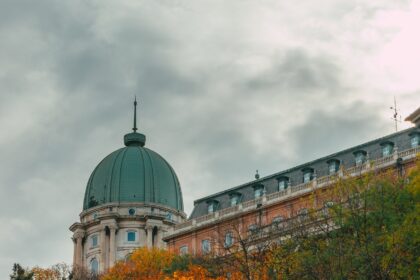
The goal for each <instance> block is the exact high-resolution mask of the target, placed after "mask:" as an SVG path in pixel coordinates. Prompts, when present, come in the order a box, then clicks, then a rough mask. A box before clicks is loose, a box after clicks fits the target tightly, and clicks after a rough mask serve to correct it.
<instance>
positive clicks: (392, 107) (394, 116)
mask: <svg viewBox="0 0 420 280" xmlns="http://www.w3.org/2000/svg"><path fill="white" fill-rule="evenodd" d="M389 109H391V110H393V111H394V115H393V117H392V119H393V120H394V123H395V132H397V131H398V123H399V122H401V115H400V113H399V111H400V110H398V108H397V100H396V99H395V95H394V106H391V107H389ZM398 118H399V119H398Z"/></svg>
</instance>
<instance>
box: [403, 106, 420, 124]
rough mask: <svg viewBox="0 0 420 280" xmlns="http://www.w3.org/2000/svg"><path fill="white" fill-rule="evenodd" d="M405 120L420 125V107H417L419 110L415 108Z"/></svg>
mask: <svg viewBox="0 0 420 280" xmlns="http://www.w3.org/2000/svg"><path fill="white" fill-rule="evenodd" d="M405 120H406V121H409V122H412V123H414V124H417V125H419V124H420V107H419V108H417V110H415V111H414V112H413V113H411V114H410V115H409V116H408V117H407V118H405Z"/></svg>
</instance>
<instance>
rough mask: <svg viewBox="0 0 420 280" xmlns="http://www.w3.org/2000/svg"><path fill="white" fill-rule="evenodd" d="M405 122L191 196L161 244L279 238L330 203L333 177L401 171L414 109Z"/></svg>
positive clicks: (224, 244)
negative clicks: (189, 206) (185, 213)
mask: <svg viewBox="0 0 420 280" xmlns="http://www.w3.org/2000/svg"><path fill="white" fill-rule="evenodd" d="M406 120H407V121H411V122H413V123H414V124H415V126H414V127H412V128H409V129H406V130H403V131H400V132H396V133H393V134H391V135H387V136H385V137H382V138H379V139H376V140H373V141H370V142H367V143H364V144H361V145H358V146H355V147H352V148H350V149H346V150H343V151H340V152H337V153H334V154H331V155H328V156H325V157H322V158H319V159H317V160H314V161H311V162H307V163H304V164H301V165H299V166H295V167H293V168H290V169H287V170H283V171H280V172H278V173H275V174H271V175H269V176H266V177H264V178H260V177H259V175H258V173H257V174H256V176H255V180H253V181H251V182H247V183H244V184H242V185H239V186H236V187H233V188H230V189H227V190H224V191H222V192H218V193H215V194H213V195H210V196H206V197H203V198H200V199H197V200H196V201H195V202H194V209H193V211H192V213H191V216H190V217H189V219H188V220H187V221H185V222H183V223H180V224H177V225H175V227H174V231H172V232H171V233H170V234H168V235H166V236H165V237H164V241H165V242H167V248H168V249H169V250H171V251H174V252H176V253H179V254H192V255H202V254H207V253H212V254H215V255H223V254H226V252H228V250H227V248H229V246H231V245H232V244H233V243H234V242H235V239H236V238H238V239H239V238H241V240H244V239H243V238H244V236H245V237H249V236H251V237H252V235H256V234H255V232H256V231H260V233H261V236H264V238H277V239H279V238H281V236H280V234H284V235H283V236H287V233H288V232H290V231H292V230H294V229H295V228H296V227H294V226H293V225H296V223H295V221H296V220H298V221H299V220H301V219H302V218H303V219H305V216H307V215H308V210H309V209H317V210H319V211H320V212H321V213H322V212H323V211H325V210H327V208H328V207H330V206H331V204H333V203H334V202H333V201H332V200H331V197H330V196H329V195H328V192H327V190H328V188H329V187H330V186H332V185H333V184H334V183H335V182H337V180H338V179H339V178H348V177H357V176H361V175H362V174H364V173H367V172H372V171H375V172H378V171H381V170H387V169H393V170H395V171H396V172H397V174H400V175H404V174H406V173H407V170H408V169H409V168H411V167H412V166H414V164H415V159H416V156H417V155H418V154H419V153H420V146H419V143H420V108H419V109H417V110H416V111H415V112H413V113H412V114H411V115H410V116H409V117H408V118H407V119H406ZM327 211H328V210H327ZM239 235H240V236H239ZM251 239H252V238H251ZM247 240H249V239H247Z"/></svg>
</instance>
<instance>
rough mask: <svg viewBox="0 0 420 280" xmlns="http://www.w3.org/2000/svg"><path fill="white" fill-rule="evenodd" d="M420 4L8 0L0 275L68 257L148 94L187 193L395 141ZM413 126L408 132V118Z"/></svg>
mask: <svg viewBox="0 0 420 280" xmlns="http://www.w3.org/2000/svg"><path fill="white" fill-rule="evenodd" d="M419 19H420V1H419V0H417V1H396V0H380V1H366V0H355V1H337V0H317V1H305V2H299V3H298V2H292V1H278V0H277V1H274V0H262V1H257V0H246V1H244V0H240V1H239V0H229V1H226V0H225V1H215V0H212V1H210V0H209V1H193V0H189V1H182V0H178V1H176V0H175V1H174V0H172V1H169V0H160V1H138V0H133V1H103V0H101V1H99V0H97V1H87V0H83V1H76V0H73V1H53V0H43V1H41V0H38V1H17V0H10V1H7V0H0V66H1V67H0V155H1V160H0V222H1V224H2V229H1V231H0V275H1V276H0V278H2V279H6V278H7V275H8V274H9V273H10V272H11V268H12V264H13V263H14V262H20V263H21V264H23V265H25V266H33V265H36V264H37V265H41V266H48V265H52V264H54V263H57V262H61V261H64V262H67V263H71V260H72V254H73V253H72V250H73V247H72V246H73V245H72V242H71V240H70V237H71V233H70V232H69V230H68V227H69V226H70V225H71V224H72V223H73V222H75V221H77V219H78V214H79V213H80V211H81V208H82V200H83V195H84V189H85V185H86V182H87V179H88V177H89V175H90V173H91V171H92V170H93V169H94V167H95V166H96V164H97V163H99V161H100V160H101V159H102V158H103V157H105V156H106V155H107V154H109V153H110V152H112V151H114V150H116V149H118V148H119V147H121V146H122V144H123V140H122V139H123V135H124V134H125V133H126V132H128V131H129V130H130V128H131V126H132V124H131V120H132V107H131V106H132V105H131V104H132V100H133V97H134V95H137V97H138V98H139V99H140V113H139V115H140V120H139V123H140V131H142V132H144V133H145V134H146V135H147V137H148V139H147V143H146V145H147V146H148V147H149V148H151V149H153V150H155V151H157V152H159V153H160V154H161V155H163V156H164V157H165V158H166V159H167V160H168V161H169V162H170V163H171V165H172V166H173V167H174V169H175V170H176V172H177V174H178V176H179V179H180V182H181V185H182V189H183V193H184V203H185V209H186V212H187V213H188V214H189V213H190V211H191V210H192V206H193V200H194V199H198V198H200V197H202V196H205V195H209V194H211V193H214V192H217V191H220V190H223V189H225V188H228V187H233V186H235V185H237V184H241V183H244V182H246V181H249V180H251V179H252V178H253V175H254V172H255V169H259V170H260V174H262V175H263V176H264V175H268V174H270V173H273V172H277V171H280V170H282V169H285V168H289V167H292V166H293V165H296V164H300V163H304V162H305V161H309V160H313V159H316V158H317V157H321V156H325V155H327V154H329V153H333V152H336V151H338V150H340V149H344V148H348V147H351V146H353V145H357V144H360V143H363V142H364V141H368V140H372V139H374V138H376V137H380V136H383V135H386V134H389V133H392V132H393V123H392V121H391V120H390V117H391V116H392V114H391V113H392V112H391V111H390V110H389V106H390V105H392V102H393V96H394V95H395V96H396V97H397V100H398V102H399V105H400V108H401V113H402V115H403V116H404V117H405V116H407V115H408V114H409V113H411V112H412V111H414V110H415V109H416V107H418V105H420V80H419V79H418V73H420V53H419V52H418V50H419V49H420V37H419V36H418V28H419V26H420V20H419ZM400 126H401V127H408V126H409V124H404V123H402V124H400Z"/></svg>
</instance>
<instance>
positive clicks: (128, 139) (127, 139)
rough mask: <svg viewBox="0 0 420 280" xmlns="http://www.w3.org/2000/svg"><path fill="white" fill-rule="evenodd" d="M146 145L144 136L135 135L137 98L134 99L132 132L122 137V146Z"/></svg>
mask: <svg viewBox="0 0 420 280" xmlns="http://www.w3.org/2000/svg"><path fill="white" fill-rule="evenodd" d="M145 144H146V135H144V134H142V133H137V98H136V97H134V125H133V132H131V133H127V134H126V135H124V145H126V146H140V147H144V145H145Z"/></svg>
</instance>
